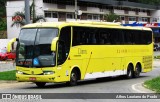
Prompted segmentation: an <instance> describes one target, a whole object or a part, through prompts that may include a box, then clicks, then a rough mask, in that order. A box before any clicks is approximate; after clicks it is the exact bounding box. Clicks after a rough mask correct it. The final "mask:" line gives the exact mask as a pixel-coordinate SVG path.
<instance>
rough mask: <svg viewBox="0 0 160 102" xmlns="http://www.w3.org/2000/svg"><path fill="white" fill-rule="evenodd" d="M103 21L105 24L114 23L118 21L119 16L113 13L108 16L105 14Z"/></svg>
mask: <svg viewBox="0 0 160 102" xmlns="http://www.w3.org/2000/svg"><path fill="white" fill-rule="evenodd" d="M104 19H105V20H106V21H107V22H115V21H117V20H118V19H119V16H118V15H116V14H115V13H111V12H110V13H109V14H106V15H104Z"/></svg>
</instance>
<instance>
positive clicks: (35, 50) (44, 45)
mask: <svg viewBox="0 0 160 102" xmlns="http://www.w3.org/2000/svg"><path fill="white" fill-rule="evenodd" d="M57 34H58V29H54V28H39V29H37V28H36V29H22V30H21V33H20V36H19V43H18V46H17V65H19V66H27V67H46V66H54V65H55V53H54V52H51V42H52V39H53V38H54V37H57Z"/></svg>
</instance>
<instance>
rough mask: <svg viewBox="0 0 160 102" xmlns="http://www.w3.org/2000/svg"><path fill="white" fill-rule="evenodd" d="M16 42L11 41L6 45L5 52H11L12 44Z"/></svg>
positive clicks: (14, 39)
mask: <svg viewBox="0 0 160 102" xmlns="http://www.w3.org/2000/svg"><path fill="white" fill-rule="evenodd" d="M14 42H16V38H13V39H11V40H10V41H9V42H8V44H7V52H11V50H12V44H13V43H14Z"/></svg>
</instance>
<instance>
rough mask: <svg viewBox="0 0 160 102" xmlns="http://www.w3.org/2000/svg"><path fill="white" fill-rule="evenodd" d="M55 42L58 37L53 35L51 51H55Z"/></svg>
mask: <svg viewBox="0 0 160 102" xmlns="http://www.w3.org/2000/svg"><path fill="white" fill-rule="evenodd" d="M57 42H58V37H55V38H54V39H53V40H52V43H51V51H54V52H55V51H56V48H57Z"/></svg>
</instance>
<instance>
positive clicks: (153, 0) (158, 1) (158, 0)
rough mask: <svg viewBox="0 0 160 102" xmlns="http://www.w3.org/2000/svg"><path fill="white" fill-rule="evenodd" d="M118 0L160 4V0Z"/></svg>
mask: <svg viewBox="0 0 160 102" xmlns="http://www.w3.org/2000/svg"><path fill="white" fill-rule="evenodd" d="M117 1H129V2H136V3H144V4H151V5H159V4H160V0H117Z"/></svg>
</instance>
